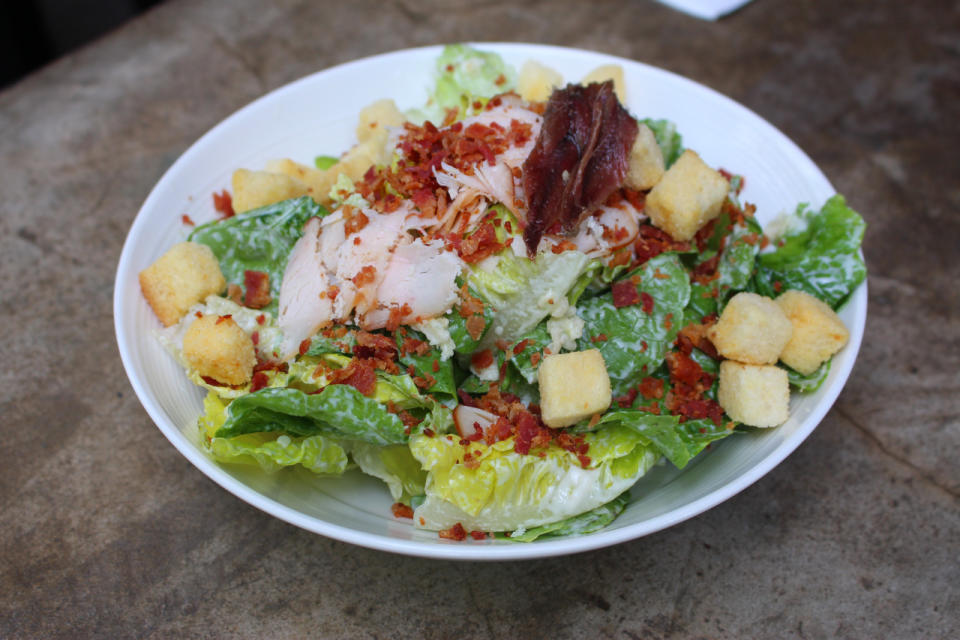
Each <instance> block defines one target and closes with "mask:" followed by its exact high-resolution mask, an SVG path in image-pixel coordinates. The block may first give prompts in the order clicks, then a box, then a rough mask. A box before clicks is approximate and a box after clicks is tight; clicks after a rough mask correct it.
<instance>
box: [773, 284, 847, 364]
mask: <svg viewBox="0 0 960 640" xmlns="http://www.w3.org/2000/svg"><path fill="white" fill-rule="evenodd" d="M776 303H777V305H778V306H779V307H780V309H782V310H783V312H784V314H786V316H787V318H789V320H790V323H791V324H792V325H793V335H792V337H791V338H790V341H789V342H788V343H787V346H786V347H784V349H783V352H782V353H781V354H780V360H781V361H782V362H783V363H784V364H786V365H787V366H788V367H790V368H791V369H794V370H795V371H799V372H800V373H803V374H805V375H810V374H811V373H813V372H814V371H816V370H817V368H818V367H819V366H820V365H821V364H823V363H824V362H825V361H826V360H827V359H828V358H830V357H831V356H832V355H833V354H835V353H836V352H837V351H840V349H842V348H843V345H845V344H847V340H848V339H849V338H850V332H849V331H847V327H846V326H844V324H843V320H841V319H840V316H838V315H837V314H836V312H835V311H834V310H833V309H831V308H830V305H828V304H827V303H825V302H823V301H822V300H819V299H818V298H815V297H814V296H812V295H810V294H809V293H805V292H803V291H796V290H790V291H787V292H785V293H784V294H783V295H781V296H780V297H779V298H777V300H776Z"/></svg>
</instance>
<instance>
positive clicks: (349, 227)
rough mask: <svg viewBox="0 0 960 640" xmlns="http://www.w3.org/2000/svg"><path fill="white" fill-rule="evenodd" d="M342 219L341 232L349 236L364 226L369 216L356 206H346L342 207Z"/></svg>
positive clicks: (368, 220)
mask: <svg viewBox="0 0 960 640" xmlns="http://www.w3.org/2000/svg"><path fill="white" fill-rule="evenodd" d="M343 221H344V224H343V232H344V233H345V234H346V235H348V236H349V235H352V234H354V233H356V232H358V231H360V230H361V229H363V228H364V227H366V226H367V224H368V223H369V222H370V218H368V217H367V215H366V214H365V213H364V212H363V211H360V210H359V209H357V208H356V207H351V206H346V207H343Z"/></svg>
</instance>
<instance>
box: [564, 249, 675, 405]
mask: <svg viewBox="0 0 960 640" xmlns="http://www.w3.org/2000/svg"><path fill="white" fill-rule="evenodd" d="M636 277H639V281H638V283H637V284H636V287H637V291H638V292H639V293H640V294H641V296H642V295H644V294H646V295H649V296H650V298H651V299H652V300H653V310H652V311H651V312H650V313H647V312H646V311H644V310H643V305H642V304H641V303H638V304H634V305H630V306H625V307H620V308H617V307H616V306H615V305H614V303H613V295H612V292H609V291H608V292H607V293H604V294H602V295H599V296H596V297H593V298H588V299H587V300H584V301H582V302H581V303H580V306H579V314H580V317H582V318H583V320H584V322H585V323H586V324H585V327H584V331H583V337H582V338H581V339H580V349H581V350H586V349H593V348H596V349H599V350H600V353H601V354H602V355H603V360H604V362H605V363H606V365H607V373H608V374H609V375H610V384H611V387H612V388H613V395H614V396H617V395H621V394H623V393H625V392H626V390H627V389H628V388H629V387H630V386H632V385H633V384H636V382H637V381H639V379H640V378H643V377H644V376H646V375H649V374H651V373H653V372H654V371H655V370H656V369H657V367H659V366H660V363H661V362H663V359H664V356H665V355H666V353H667V349H668V348H669V346H670V345H671V344H672V343H673V341H674V340H675V339H676V337H677V332H678V331H679V330H680V329H681V327H682V323H683V310H684V308H685V307H686V306H687V302H688V301H689V299H690V281H689V279H688V276H687V272H686V270H685V269H684V267H683V265H682V264H681V263H680V260H679V259H678V258H677V256H676V255H675V254H672V253H664V254H660V255H659V256H656V257H655V258H652V259H650V260H648V261H647V262H645V263H644V264H643V265H642V266H641V267H640V268H639V269H637V270H636V271H634V272H633V273H631V274H629V275H628V276H626V278H636Z"/></svg>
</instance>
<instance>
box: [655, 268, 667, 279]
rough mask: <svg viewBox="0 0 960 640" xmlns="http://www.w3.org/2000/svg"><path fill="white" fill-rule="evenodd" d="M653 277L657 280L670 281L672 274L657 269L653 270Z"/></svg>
mask: <svg viewBox="0 0 960 640" xmlns="http://www.w3.org/2000/svg"><path fill="white" fill-rule="evenodd" d="M653 277H654V278H656V279H657V280H669V279H670V274H669V273H664V272H663V271H660V267H657V268H656V269H654V270H653Z"/></svg>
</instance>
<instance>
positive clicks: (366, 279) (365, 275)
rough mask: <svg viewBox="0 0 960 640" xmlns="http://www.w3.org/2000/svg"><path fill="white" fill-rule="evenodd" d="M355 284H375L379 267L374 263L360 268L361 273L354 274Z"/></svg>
mask: <svg viewBox="0 0 960 640" xmlns="http://www.w3.org/2000/svg"><path fill="white" fill-rule="evenodd" d="M352 279H353V284H355V285H357V287H358V288H359V287H363V286H366V285H368V284H373V283H374V282H375V281H376V279H377V269H376V267H374V266H372V265H369V264H368V265H366V266H364V267H363V268H362V269H360V273H358V274H357V275H355V276H353V278H352Z"/></svg>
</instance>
